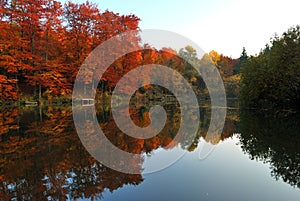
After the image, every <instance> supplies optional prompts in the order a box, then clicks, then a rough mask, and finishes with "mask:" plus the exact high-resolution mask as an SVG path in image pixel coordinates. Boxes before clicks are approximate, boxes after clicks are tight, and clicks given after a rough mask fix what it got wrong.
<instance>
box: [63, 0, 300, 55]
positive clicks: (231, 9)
mask: <svg viewBox="0 0 300 201" xmlns="http://www.w3.org/2000/svg"><path fill="white" fill-rule="evenodd" d="M85 1H86V0H72V2H77V3H82V2H85ZM62 2H64V0H62ZM90 2H93V3H96V4H98V7H99V8H100V10H102V11H104V10H110V11H113V12H115V13H120V14H135V15H136V16H138V17H139V18H140V19H141V22H140V28H141V29H162V30H168V31H172V32H176V33H178V34H181V35H183V36H185V37H188V38H189V39H191V40H193V41H194V42H195V43H197V44H198V46H199V47H201V48H202V49H203V50H204V51H205V52H209V51H211V50H215V51H217V52H219V53H222V54H224V55H227V56H231V57H233V58H237V57H239V56H240V54H241V52H242V49H243V47H245V48H246V50H247V53H248V55H255V54H258V53H259V51H260V50H261V49H262V48H264V47H265V45H266V43H268V42H269V41H270V39H271V38H272V37H273V36H274V35H275V33H277V34H278V35H279V36H281V35H282V33H283V32H284V31H287V30H288V28H290V27H292V26H296V25H297V24H300V10H299V8H300V1H299V0H284V1H282V0H280V1H277V0H273V1H272V0H251V1H250V0H226V1H225V0H151V1H150V0H98V1H96V0H90Z"/></svg>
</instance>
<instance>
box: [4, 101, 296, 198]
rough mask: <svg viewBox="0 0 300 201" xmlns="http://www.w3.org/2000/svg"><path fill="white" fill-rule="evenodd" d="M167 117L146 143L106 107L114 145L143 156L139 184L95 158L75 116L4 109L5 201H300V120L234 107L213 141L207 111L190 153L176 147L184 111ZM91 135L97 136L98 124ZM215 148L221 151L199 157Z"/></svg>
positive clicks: (142, 111) (172, 109)
mask: <svg viewBox="0 0 300 201" xmlns="http://www.w3.org/2000/svg"><path fill="white" fill-rule="evenodd" d="M149 107H150V106H149ZM149 107H148V106H139V105H136V106H135V107H133V108H131V114H132V116H131V118H132V120H133V121H134V122H135V124H137V125H139V126H141V127H143V126H146V125H147V124H149V121H150V120H149V115H148V111H149ZM164 107H165V109H166V111H167V114H168V120H167V122H166V125H165V127H164V129H163V130H162V131H161V132H160V133H159V134H158V135H157V136H155V137H152V138H150V139H146V140H140V139H134V138H132V137H129V136H126V135H125V134H124V133H122V131H120V130H119V129H118V127H117V126H116V124H115V123H114V121H113V117H112V113H111V111H110V108H109V107H105V106H101V105H98V106H96V108H97V110H96V116H97V119H98V122H99V125H100V127H101V128H103V131H104V133H105V135H106V137H107V138H108V139H109V140H110V141H111V142H112V143H113V144H114V145H115V146H117V147H118V148H119V149H122V150H124V151H126V152H130V153H135V154H136V155H138V156H140V158H139V159H140V160H139V161H140V162H137V161H134V162H132V163H130V164H129V165H130V168H131V166H132V168H139V169H138V170H139V174H125V173H121V172H118V171H115V170H112V169H110V168H108V167H106V166H104V165H103V164H101V163H99V162H97V161H96V160H95V159H94V158H93V157H92V156H91V155H90V153H89V152H87V150H86V148H85V147H84V146H83V145H82V143H81V140H80V138H79V136H78V135H77V132H76V130H75V127H74V122H73V116H72V106H51V107H50V106H48V107H43V108H39V107H22V108H1V109H0V111H1V112H0V137H1V138H0V140H1V141H0V150H1V155H0V200H39V201H41V200H120V201H126V200H128V201H129V200H130V201H135V200H136V201H140V200H149V201H150V200H157V201H182V200H189V201H199V200H211V201H218V200H222V201H223V200H228V201H233V200H249V201H250V200H278V201H281V200H289V201H297V200H299V197H300V122H299V119H300V118H299V117H300V114H299V113H296V112H287V111H281V112H276V111H264V110H259V111H258V110H241V109H239V108H238V106H233V107H230V108H228V109H227V116H226V121H225V125H224V129H223V132H222V134H217V133H216V134H215V135H214V136H210V137H208V136H207V130H208V128H209V124H210V122H211V120H210V117H211V109H210V107H209V106H208V105H206V104H203V106H201V107H200V122H199V131H198V132H197V135H196V137H195V138H194V139H193V143H192V144H191V145H190V144H185V142H180V143H178V142H177V143H176V142H172V139H174V137H175V135H176V132H177V131H178V129H179V125H180V111H179V109H178V106H177V105H176V104H165V105H164ZM83 129H85V131H86V132H87V133H93V132H94V131H93V130H92V128H91V127H89V125H88V123H87V125H86V126H85V127H84V128H83ZM207 145H208V146H210V148H212V150H211V151H210V152H209V154H208V155H207V156H206V157H204V158H201V157H199V155H200V152H201V151H202V148H203V147H204V146H207ZM99 146H101V144H99ZM166 146H167V148H164V147H166ZM178 151H185V152H186V153H185V154H184V155H183V156H182V157H180V158H179V159H178V160H176V161H174V162H175V163H174V164H172V165H170V166H169V167H167V168H163V169H161V170H160V171H157V172H153V173H148V174H145V173H144V172H143V167H144V166H143V163H146V162H147V160H145V158H147V157H148V158H151V157H152V156H155V155H159V154H160V153H163V152H165V153H167V154H168V156H169V157H172V154H176V152H178ZM110 154H112V155H113V154H114V153H113V150H111V152H108V153H107V157H109V156H110ZM115 162H118V161H115ZM120 162H121V161H120Z"/></svg>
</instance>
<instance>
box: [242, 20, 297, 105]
mask: <svg viewBox="0 0 300 201" xmlns="http://www.w3.org/2000/svg"><path fill="white" fill-rule="evenodd" d="M299 55H300V27H299V26H297V27H294V28H290V29H289V30H288V31H287V32H285V33H284V34H283V35H282V37H280V38H279V37H275V38H274V39H273V40H272V41H271V47H269V46H266V48H265V49H264V50H262V51H261V52H260V54H259V55H257V56H252V57H250V58H249V59H247V61H245V62H244V63H243V64H242V69H241V71H242V81H241V98H242V101H243V103H244V104H245V105H247V106H255V107H283V108H288V107H298V108H299V103H300V57H299Z"/></svg>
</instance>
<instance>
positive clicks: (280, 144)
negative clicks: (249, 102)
mask: <svg viewBox="0 0 300 201" xmlns="http://www.w3.org/2000/svg"><path fill="white" fill-rule="evenodd" d="M299 117H300V116H299V113H298V114H297V113H287V112H274V111H263V112H254V111H242V112H241V115H240V118H241V120H240V123H239V130H240V132H241V135H240V137H239V138H240V142H241V146H242V149H243V151H244V152H245V153H247V154H249V155H250V158H251V159H252V160H253V159H256V160H262V161H263V162H265V163H269V164H270V166H271V175H272V176H273V177H274V178H275V179H276V180H278V179H279V178H282V179H283V181H284V182H286V183H288V184H290V185H292V186H294V187H298V188H300V138H299V134H300V122H299V121H300V118H299Z"/></svg>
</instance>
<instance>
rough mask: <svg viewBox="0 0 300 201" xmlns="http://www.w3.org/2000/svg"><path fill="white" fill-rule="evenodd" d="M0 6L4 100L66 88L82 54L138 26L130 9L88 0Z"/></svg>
mask: <svg viewBox="0 0 300 201" xmlns="http://www.w3.org/2000/svg"><path fill="white" fill-rule="evenodd" d="M0 10H1V15H0V29H1V32H0V92H1V93H0V100H3V101H7V100H16V99H17V98H18V97H20V96H21V95H22V94H23V95H28V96H32V95H33V96H36V97H37V96H38V97H39V98H42V96H44V98H47V99H48V100H49V99H52V97H56V96H65V95H68V94H71V92H72V84H73V82H74V80H75V77H76V75H77V72H78V69H79V67H80V66H81V64H82V62H83V61H84V59H85V58H86V57H87V55H88V54H89V53H90V52H91V51H92V50H93V49H94V48H95V47H97V46H98V45H99V44H101V43H102V42H103V41H105V40H107V39H109V38H111V37H113V36H115V35H116V34H118V33H122V32H125V31H127V30H138V22H139V18H138V17H136V16H135V15H126V16H125V15H119V14H115V13H113V12H110V11H105V12H101V11H100V10H99V9H98V8H97V5H95V4H92V3H90V2H88V1H87V2H85V3H81V4H77V3H72V2H67V3H65V4H64V5H61V3H60V2H59V1H55V0H45V1H40V0H38V1H37V0H28V1H14V0H5V1H1V3H0ZM21 92H22V93H21ZM45 92H46V93H45ZM8 94H10V95H8Z"/></svg>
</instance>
